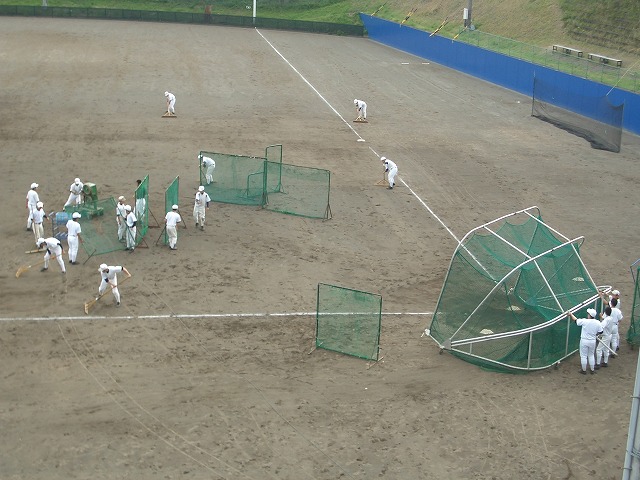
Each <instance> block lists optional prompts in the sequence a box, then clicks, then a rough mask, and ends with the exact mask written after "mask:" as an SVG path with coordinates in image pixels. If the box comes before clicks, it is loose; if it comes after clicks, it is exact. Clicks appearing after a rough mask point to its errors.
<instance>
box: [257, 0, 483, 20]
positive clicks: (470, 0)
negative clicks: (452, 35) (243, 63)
mask: <svg viewBox="0 0 640 480" xmlns="http://www.w3.org/2000/svg"><path fill="white" fill-rule="evenodd" d="M469 1H471V0H469ZM253 24H254V25H255V24H256V0H253Z"/></svg>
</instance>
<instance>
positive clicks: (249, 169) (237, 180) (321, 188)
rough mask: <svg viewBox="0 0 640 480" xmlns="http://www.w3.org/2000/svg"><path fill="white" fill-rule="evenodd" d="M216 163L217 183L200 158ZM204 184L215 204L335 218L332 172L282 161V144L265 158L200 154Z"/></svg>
mask: <svg viewBox="0 0 640 480" xmlns="http://www.w3.org/2000/svg"><path fill="white" fill-rule="evenodd" d="M202 157H209V158H211V159H212V160H213V161H214V162H215V169H214V170H213V175H212V177H213V181H212V182H210V183H207V175H206V172H207V167H206V166H203V165H202V161H201V160H200V158H202ZM198 162H199V167H198V169H199V172H200V185H203V186H204V188H205V191H206V192H207V193H208V194H209V196H210V197H211V200H212V201H214V202H221V203H232V204H236V205H255V206H260V207H263V208H265V209H267V210H271V211H274V212H280V213H286V214H289V215H298V216H301V217H308V218H321V219H328V218H331V207H330V205H329V197H330V192H331V174H330V172H329V171H328V170H322V169H319V168H311V167H301V166H297V165H289V164H285V163H283V162H282V145H269V146H268V147H267V148H266V149H265V156H264V157H250V156H244V155H231V154H226V153H216V152H207V151H200V154H199V156H198Z"/></svg>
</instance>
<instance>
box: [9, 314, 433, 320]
mask: <svg viewBox="0 0 640 480" xmlns="http://www.w3.org/2000/svg"><path fill="white" fill-rule="evenodd" d="M316 315H317V313H316V312H281V313H193V314H192V313H188V314H187V313H183V314H165V315H114V316H107V315H83V316H80V315H78V316H64V317H63V316H55V315H54V316H49V317H0V322H55V321H60V320H65V321H67V320H68V321H76V322H78V321H86V320H91V321H95V320H170V319H190V318H255V317H258V318H269V317H315V316H316ZM325 315H326V314H325ZM331 315H354V312H343V313H332V314H331ZM427 315H433V312H384V313H382V316H396V317H404V316H406V317H410V316H413V317H415V316H427Z"/></svg>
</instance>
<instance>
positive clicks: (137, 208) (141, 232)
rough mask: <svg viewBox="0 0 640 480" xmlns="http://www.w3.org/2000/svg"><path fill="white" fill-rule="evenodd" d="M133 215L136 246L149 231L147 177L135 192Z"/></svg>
mask: <svg viewBox="0 0 640 480" xmlns="http://www.w3.org/2000/svg"><path fill="white" fill-rule="evenodd" d="M135 200H136V203H135V205H132V207H133V208H134V213H135V215H136V220H137V221H136V245H138V244H139V243H140V242H141V241H142V239H143V238H144V236H145V235H146V234H147V230H149V175H147V176H146V177H144V179H143V180H142V183H140V185H138V188H136V191H135Z"/></svg>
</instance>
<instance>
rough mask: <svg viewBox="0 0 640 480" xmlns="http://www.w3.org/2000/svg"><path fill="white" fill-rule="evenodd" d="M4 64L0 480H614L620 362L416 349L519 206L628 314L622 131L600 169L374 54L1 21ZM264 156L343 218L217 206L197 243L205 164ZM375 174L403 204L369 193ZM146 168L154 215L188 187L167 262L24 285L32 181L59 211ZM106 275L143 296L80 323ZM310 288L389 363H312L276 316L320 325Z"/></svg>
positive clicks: (626, 157)
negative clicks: (375, 314) (306, 170)
mask: <svg viewBox="0 0 640 480" xmlns="http://www.w3.org/2000/svg"><path fill="white" fill-rule="evenodd" d="M278 52H279V53H278ZM0 58H1V59H2V68H1V69H0V85H1V88H0V96H1V105H2V117H0V141H1V142H2V160H1V162H2V177H1V178H0V185H1V187H2V189H1V190H2V192H3V195H2V198H3V208H2V210H1V211H0V216H1V217H0V228H1V230H2V235H0V248H1V249H2V251H3V253H4V256H5V262H4V268H2V270H1V271H0V292H2V296H1V298H2V301H1V305H2V314H1V319H2V320H3V321H0V365H2V367H1V369H0V371H1V372H2V377H1V378H2V388H1V389H0V427H1V428H0V429H1V431H2V435H1V436H0V452H1V453H0V477H1V478H2V479H29V480H35V479H43V480H44V479H46V480H51V479H70V478H77V479H88V478H91V479H127V478H131V479H152V478H153V479H156V478H162V479H179V478H180V479H183V478H184V479H217V478H224V479H256V480H257V479H334V478H343V479H347V478H354V479H355V478H361V479H364V478H388V479H417V478H424V479H427V478H428V479H515V478H521V479H524V478H526V479H535V480H537V479H590V478H598V479H617V478H620V475H621V468H622V464H623V459H624V449H625V444H626V438H627V425H628V419H629V411H630V405H631V400H630V395H631V393H632V387H633V380H634V375H635V365H636V359H637V351H635V350H632V349H630V348H629V347H628V346H627V345H626V344H624V342H623V346H622V348H621V351H620V355H619V357H618V358H616V359H614V360H611V366H610V368H609V369H608V370H606V371H600V372H599V373H597V374H596V375H594V376H587V377H584V376H581V375H579V374H578V369H579V358H577V356H574V357H572V358H571V359H569V360H568V361H566V362H564V363H563V364H562V365H560V367H559V368H558V369H557V370H554V369H551V370H548V371H543V372H538V373H532V374H528V375H505V374H498V373H492V372H487V371H484V370H481V369H479V368H477V367H475V366H473V365H471V364H468V363H465V362H463V361H461V360H459V359H456V358H454V357H453V356H451V355H448V354H446V353H445V354H442V355H440V354H439V350H438V348H437V346H436V345H435V344H434V343H433V342H432V341H431V340H429V339H427V338H421V337H420V334H421V333H422V331H423V329H424V328H425V327H426V326H428V325H429V323H430V321H431V317H430V315H429V313H430V312H432V311H433V310H434V309H435V306H436V305H435V304H436V301H437V297H438V294H439V291H440V288H441V286H442V283H443V281H444V275H445V273H446V270H447V267H448V263H449V261H450V258H451V255H452V253H453V251H454V248H455V246H456V241H455V239H454V235H455V236H457V237H458V238H461V237H462V236H463V235H464V234H465V233H466V232H468V231H469V230H471V229H472V228H474V227H476V226H477V225H480V224H483V223H485V222H488V221H491V220H493V219H494V218H497V217H499V216H501V215H504V214H507V213H509V212H512V211H515V210H519V209H522V208H526V207H529V206H532V205H537V206H539V207H540V209H541V211H542V215H543V218H544V219H545V221H546V222H547V223H548V224H549V225H551V226H552V227H554V228H557V229H558V230H560V231H561V232H563V233H564V234H565V235H567V236H569V237H572V238H573V237H577V236H580V235H584V236H585V238H586V240H585V243H584V245H583V247H582V250H581V252H582V255H583V258H584V260H585V263H586V265H587V267H588V268H589V271H590V273H591V275H592V276H593V277H594V279H595V281H596V283H598V284H600V285H613V286H615V287H616V288H619V289H620V290H621V291H622V307H623V308H622V310H623V313H624V315H625V316H626V320H628V319H629V317H630V314H631V311H630V306H631V304H632V301H633V297H632V292H633V288H632V287H633V286H632V281H631V276H630V274H629V265H630V264H631V263H632V262H634V261H635V260H636V259H637V258H638V257H640V251H638V249H637V233H638V230H637V221H636V219H637V218H638V215H639V214H640V211H639V210H640V207H639V203H638V194H637V187H638V185H639V184H640V178H639V177H640V165H638V153H639V152H640V141H639V140H638V138H637V137H634V136H625V137H624V138H623V151H622V153H620V154H612V153H608V152H601V151H597V150H593V149H591V148H590V146H589V144H588V143H587V142H585V141H584V140H582V139H580V138H577V137H575V136H572V135H570V134H568V133H566V132H564V131H561V130H559V129H557V128H555V127H553V126H551V125H549V124H546V123H544V122H541V121H539V120H537V119H534V118H532V117H531V116H530V113H531V104H530V100H529V99H528V98H526V97H524V96H521V95H518V94H515V93H513V92H511V91H507V90H504V89H501V88H498V87H495V86H492V85H489V84H486V83H484V82H481V81H478V80H475V79H473V78H470V77H467V76H465V75H461V74H458V73H456V72H454V71H451V70H448V69H445V68H442V67H440V66H438V65H435V64H431V63H429V62H424V61H422V60H420V59H417V58H415V57H412V56H409V55H405V54H403V53H402V52H398V51H395V50H392V49H389V48H386V47H384V46H381V45H378V44H376V43H374V42H371V41H369V40H367V39H358V38H340V37H332V36H321V35H311V34H302V33H289V32H279V31H260V32H258V31H255V30H252V29H240V28H225V27H206V26H189V25H170V24H166V25H165V24H146V23H133V22H130V23H128V22H116V21H75V20H64V19H54V20H51V19H23V18H0ZM285 59H286V60H285ZM305 80H306V81H305ZM307 82H308V83H307ZM165 90H169V91H172V92H174V93H175V94H176V96H177V102H176V112H177V113H178V116H179V117H178V118H177V119H169V120H168V119H162V118H161V114H162V113H163V112H164V108H165V103H164V96H163V93H164V91H165ZM354 98H362V99H364V100H366V101H367V102H368V104H369V111H368V116H369V120H370V123H369V124H366V125H359V124H353V123H352V122H351V120H353V118H354V117H355V112H354V108H353V99H354ZM358 137H361V138H362V139H364V140H365V141H364V142H358V141H357V140H358ZM276 143H280V144H283V146H284V161H285V163H292V164H296V165H303V166H310V167H318V168H325V169H328V170H330V171H331V172H332V178H331V186H332V189H331V210H332V212H333V219H331V220H329V221H321V220H310V219H304V218H300V217H294V216H289V215H281V214H278V213H273V212H268V211H265V210H260V209H257V208H253V207H242V206H234V205H218V204H214V205H213V206H212V208H211V209H210V210H209V211H208V215H207V219H208V228H207V230H206V231H205V232H199V231H196V230H195V229H194V228H193V220H192V217H191V214H190V212H191V209H192V205H193V203H192V198H193V194H194V192H195V188H197V185H198V173H197V161H196V155H197V153H198V152H199V151H200V150H210V151H216V152H224V153H233V154H239V155H262V154H263V152H264V148H265V147H266V146H267V145H270V144H276ZM379 155H385V156H388V157H390V158H391V159H393V160H394V161H396V163H397V164H398V166H399V169H400V174H399V175H400V178H401V179H402V180H403V181H404V182H405V183H406V185H408V186H409V187H410V188H409V187H407V186H405V185H401V186H398V187H397V188H396V189H394V190H393V191H388V190H386V189H384V188H381V187H378V186H375V183H376V181H378V180H379V179H380V178H381V174H382V173H381V166H380V161H379V160H378V156H379ZM145 174H149V175H150V185H151V188H150V207H151V211H152V212H153V213H154V215H155V216H156V217H157V218H158V219H159V220H160V221H162V218H163V213H164V212H163V206H164V203H163V193H164V189H165V188H166V186H167V185H168V183H169V182H170V181H171V180H172V179H173V178H174V177H175V176H176V175H180V177H181V180H182V181H181V207H183V208H182V212H183V214H184V216H185V219H186V220H187V221H188V227H189V228H188V229H187V230H179V235H180V237H179V241H178V250H177V251H175V252H171V251H169V250H168V248H167V247H159V246H158V247H155V246H153V243H154V242H155V239H156V238H157V236H158V235H159V229H150V230H149V235H148V237H147V239H148V243H149V244H150V248H148V249H143V248H139V249H136V251H135V252H134V253H133V254H129V253H126V252H117V253H114V254H107V255H102V256H99V257H94V258H91V259H89V261H88V262H86V263H84V264H81V265H77V266H71V265H69V264H68V263H67V269H68V272H67V275H66V278H64V277H63V276H62V275H61V274H60V273H59V268H58V266H57V264H55V263H53V265H52V266H51V267H50V269H49V271H48V272H46V273H40V272H39V271H38V269H36V268H34V269H32V271H29V272H27V273H25V274H24V275H23V276H22V277H21V278H19V279H16V278H15V272H16V269H17V268H18V267H19V266H20V265H23V264H28V263H30V262H36V261H38V260H40V259H41V257H40V255H26V254H25V253H24V252H25V251H26V250H29V249H31V248H33V247H34V243H33V235H32V234H31V233H30V232H26V231H25V218H26V210H25V200H24V198H25V195H26V193H27V190H28V189H29V185H30V184H31V182H37V183H39V184H40V185H41V187H40V189H39V190H40V196H41V199H42V200H43V201H44V202H45V209H46V210H47V211H51V210H60V209H61V207H62V205H63V203H64V201H65V200H66V198H67V195H68V193H67V189H68V186H69V185H70V183H71V182H72V181H73V179H74V178H75V177H76V176H78V177H80V178H81V179H82V180H83V181H89V182H93V183H95V184H97V186H98V192H99V195H100V197H101V198H106V197H108V196H115V197H117V196H118V195H125V196H127V197H129V198H131V196H132V192H133V190H134V188H135V180H136V179H137V178H142V177H143V176H144V175H145ZM399 183H401V182H399ZM114 221H115V220H114ZM79 258H80V261H81V262H84V260H85V259H86V258H87V257H86V254H85V253H84V252H83V251H82V250H81V254H80V257H79ZM65 260H66V259H65ZM102 262H105V263H108V264H116V265H124V266H126V267H127V268H128V269H129V270H130V271H131V272H132V273H133V278H132V279H131V280H130V281H129V282H127V283H126V284H124V285H122V288H121V290H122V305H121V306H120V307H119V308H116V306H115V305H114V301H113V298H111V297H110V296H106V297H105V298H104V299H103V300H102V301H101V302H99V304H98V305H97V306H96V307H95V309H94V310H93V311H92V312H91V314H92V315H91V317H87V316H85V315H84V312H83V303H84V302H85V301H86V300H89V299H91V298H92V297H93V296H94V295H95V292H96V290H97V288H98V284H99V280H100V279H99V275H98V272H97V266H98V264H99V263H102ZM319 282H323V283H329V284H336V285H341V286H345V287H349V288H354V289H358V290H363V291H368V292H373V293H379V294H381V295H382V296H383V302H384V303H383V311H384V312H385V313H386V314H385V315H384V316H383V322H382V336H381V344H382V354H383V355H384V360H383V361H381V362H379V363H378V364H376V365H375V366H373V367H371V368H367V363H366V362H365V361H363V360H359V359H356V358H352V357H348V356H344V355H339V354H335V353H331V352H327V351H321V350H319V351H315V352H313V353H312V354H309V352H310V351H311V348H312V346H313V341H314V329H315V318H314V317H313V316H312V315H282V316H280V315H274V314H278V313H293V312H301V313H304V312H313V311H315V305H316V303H315V302H316V287H317V284H318V283H319ZM460 295H464V292H460ZM398 313H400V314H398ZM409 313H422V315H410V314H409ZM203 314H207V315H211V314H219V315H220V316H219V317H212V316H208V317H203V316H202V315H203ZM234 314H235V315H236V316H233V315H234ZM250 314H260V315H255V316H251V315H250ZM176 315H179V316H178V317H176ZM184 315H192V317H185V316H184ZM627 326H628V323H624V324H623V326H622V328H621V330H622V331H624V332H626V328H627Z"/></svg>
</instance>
